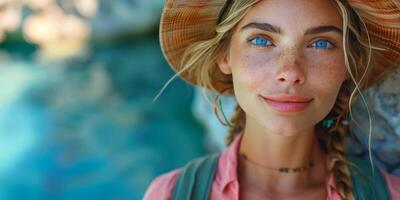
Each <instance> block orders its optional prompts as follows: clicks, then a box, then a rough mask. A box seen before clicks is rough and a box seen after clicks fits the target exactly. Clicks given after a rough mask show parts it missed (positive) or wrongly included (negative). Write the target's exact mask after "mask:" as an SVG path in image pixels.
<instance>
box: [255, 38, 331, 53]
mask: <svg viewBox="0 0 400 200" xmlns="http://www.w3.org/2000/svg"><path fill="white" fill-rule="evenodd" d="M248 42H249V43H250V44H251V45H253V46H255V47H260V48H263V47H266V48H268V47H272V46H275V45H274V44H273V43H272V42H271V40H270V39H268V38H267V37H265V36H256V37H253V38H250V39H249V40H248ZM310 47H312V48H316V49H327V50H329V49H333V48H335V45H333V44H332V43H331V42H330V41H328V40H326V39H318V40H316V41H314V42H313V43H312V44H311V45H310Z"/></svg>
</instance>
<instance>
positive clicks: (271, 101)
mask: <svg viewBox="0 0 400 200" xmlns="http://www.w3.org/2000/svg"><path fill="white" fill-rule="evenodd" d="M263 98H264V100H265V102H267V104H268V105H269V106H270V107H272V108H273V109H275V110H277V111H279V112H299V111H302V110H304V109H306V108H307V107H308V105H309V104H310V103H311V101H313V99H312V98H308V97H305V96H299V95H289V94H274V95H269V96H263Z"/></svg>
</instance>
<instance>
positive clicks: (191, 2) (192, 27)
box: [160, 0, 400, 91]
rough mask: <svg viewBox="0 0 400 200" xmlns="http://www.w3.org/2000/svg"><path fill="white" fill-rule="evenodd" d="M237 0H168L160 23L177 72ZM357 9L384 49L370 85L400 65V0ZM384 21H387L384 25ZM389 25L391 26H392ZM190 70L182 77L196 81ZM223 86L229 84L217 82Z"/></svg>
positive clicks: (368, 2) (359, 4)
mask: <svg viewBox="0 0 400 200" xmlns="http://www.w3.org/2000/svg"><path fill="white" fill-rule="evenodd" d="M233 1H234V0H168V1H167V3H166V4H165V6H164V10H163V12H162V16H161V22H160V43H161V49H162V51H163V53H164V56H165V57H166V59H167V61H168V63H169V64H170V66H171V67H172V68H173V69H174V70H175V71H176V72H177V71H179V70H180V67H181V66H180V63H181V59H182V57H183V54H184V52H185V50H186V48H187V47H188V46H189V45H190V44H193V43H194V42H198V41H202V40H207V39H210V38H212V37H214V36H215V34H216V32H215V27H216V25H217V23H218V20H220V17H221V15H223V14H222V13H225V12H226V10H227V7H229V4H231V3H232V2H233ZM347 2H348V4H349V5H350V6H351V7H352V8H353V9H354V10H356V11H359V10H362V11H363V12H366V13H367V15H366V17H365V18H366V19H364V20H365V24H366V27H367V29H368V31H369V36H370V40H371V43H372V44H374V45H375V46H378V47H380V48H384V49H386V50H385V51H382V50H373V56H374V58H375V62H374V63H371V64H372V70H371V72H370V73H371V74H372V75H371V76H369V77H368V79H367V80H366V81H367V85H366V86H367V87H369V86H371V85H373V84H375V83H377V82H379V81H381V80H383V79H384V78H385V77H386V76H387V75H388V74H389V73H390V72H392V71H393V70H394V69H395V68H396V67H398V66H399V65H400V64H399V63H400V2H398V1H397V0H348V1H347ZM382 22H385V24H384V25H383V23H382ZM388 24H389V25H388ZM189 74H190V72H185V73H183V74H181V75H180V76H181V77H182V78H183V79H184V80H186V81H187V82H189V83H192V84H196V77H193V74H191V76H190V77H189ZM213 85H214V86H215V87H216V88H217V90H219V88H226V84H225V85H223V83H218V82H213ZM219 91H221V90H219Z"/></svg>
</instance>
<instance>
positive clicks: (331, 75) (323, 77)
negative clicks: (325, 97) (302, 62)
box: [309, 59, 347, 94]
mask: <svg viewBox="0 0 400 200" xmlns="http://www.w3.org/2000/svg"><path fill="white" fill-rule="evenodd" d="M346 73H347V71H346V67H345V65H344V62H342V61H341V60H340V59H339V60H329V61H326V62H321V63H318V64H316V65H314V66H311V67H310V74H309V79H312V80H313V82H315V83H318V84H316V85H319V86H320V90H322V91H323V92H324V93H326V94H332V93H333V92H338V91H339V89H340V86H341V84H342V82H343V81H344V79H345V76H346Z"/></svg>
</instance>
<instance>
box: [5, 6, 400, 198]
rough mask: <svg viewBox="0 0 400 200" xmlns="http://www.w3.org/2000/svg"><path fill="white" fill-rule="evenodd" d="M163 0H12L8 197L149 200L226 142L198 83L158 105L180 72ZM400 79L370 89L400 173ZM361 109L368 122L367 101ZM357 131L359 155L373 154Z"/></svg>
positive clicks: (385, 150)
mask: <svg viewBox="0 0 400 200" xmlns="http://www.w3.org/2000/svg"><path fill="white" fill-rule="evenodd" d="M163 4H164V0H151V1H149V0H0V199H2V200H3V199H6V200H8V199H113V200H114V199H115V200H119V199H142V197H143V194H144V192H145V190H146V188H147V186H148V185H149V184H150V182H151V181H152V180H153V179H154V178H155V177H156V176H158V175H160V174H162V173H165V172H167V171H169V170H172V169H175V168H177V167H181V166H183V165H184V164H185V163H186V162H187V161H189V160H191V159H193V158H195V157H199V156H202V155H205V154H207V153H210V152H215V151H220V150H222V149H224V148H225V146H224V141H223V138H224V134H225V132H226V131H225V130H224V128H223V127H221V126H220V125H219V124H218V121H217V120H216V118H215V117H214V115H212V116H210V113H212V112H211V107H209V105H208V104H206V103H205V102H204V100H202V98H201V95H200V93H199V90H198V89H196V88H193V87H192V86H190V85H188V84H185V83H184V82H183V81H181V80H180V79H176V80H174V81H173V82H172V83H171V84H170V85H169V86H168V87H167V88H166V90H165V91H164V93H162V95H161V96H160V97H159V98H158V100H157V101H155V102H154V103H152V100H153V98H154V97H155V96H156V95H157V93H158V92H159V91H160V89H161V88H162V86H163V85H164V84H165V83H166V82H167V81H168V80H169V78H171V76H172V75H173V72H172V70H171V69H170V67H168V64H167V63H166V61H165V60H164V58H163V56H162V53H161V50H160V47H159V43H158V23H159V17H160V13H161V10H162V7H163ZM399 77H400V72H397V74H395V75H393V76H391V77H390V78H389V79H388V81H387V82H385V83H382V84H380V85H378V86H376V87H374V88H372V89H371V90H370V91H368V92H367V93H366V97H367V99H368V101H370V102H371V103H370V106H371V109H372V110H373V111H375V112H374V120H375V121H376V122H375V123H376V124H377V126H376V127H374V129H373V133H374V134H373V136H372V138H373V143H372V148H373V150H374V153H373V157H374V160H375V161H376V162H377V163H378V164H379V165H380V166H381V167H383V168H384V169H386V170H387V171H388V172H390V173H392V174H398V175H400V114H399V113H400V112H399V111H400V104H399V100H400V97H399V96H400V88H398V87H397V88H393V85H399V83H400V81H399V80H400V78H399ZM224 102H226V105H228V108H227V113H229V112H230V111H231V110H232V109H230V108H229V106H231V107H232V105H233V104H234V103H235V102H234V100H232V99H230V98H226V99H224ZM232 108H233V107H232ZM355 113H357V115H358V116H360V117H361V118H364V119H361V120H367V118H365V117H366V116H368V115H367V114H366V112H365V107H363V105H362V104H360V105H358V106H356V107H355ZM354 130H355V133H356V134H355V135H356V137H357V140H358V141H359V145H349V146H351V151H352V153H354V154H357V155H360V156H367V150H366V149H367V147H368V137H366V135H365V133H364V132H363V131H362V129H358V128H354ZM377 133H379V134H377Z"/></svg>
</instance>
